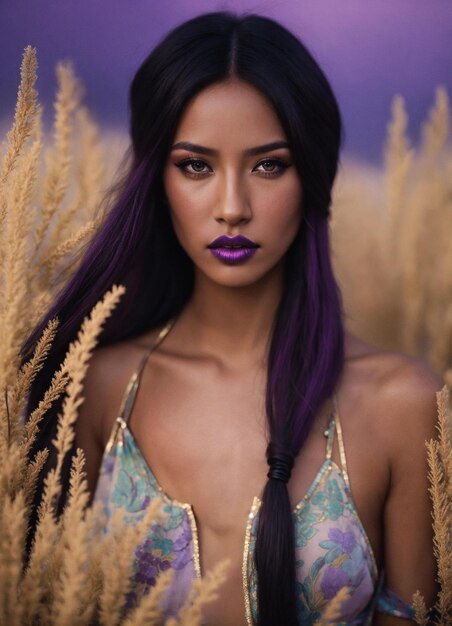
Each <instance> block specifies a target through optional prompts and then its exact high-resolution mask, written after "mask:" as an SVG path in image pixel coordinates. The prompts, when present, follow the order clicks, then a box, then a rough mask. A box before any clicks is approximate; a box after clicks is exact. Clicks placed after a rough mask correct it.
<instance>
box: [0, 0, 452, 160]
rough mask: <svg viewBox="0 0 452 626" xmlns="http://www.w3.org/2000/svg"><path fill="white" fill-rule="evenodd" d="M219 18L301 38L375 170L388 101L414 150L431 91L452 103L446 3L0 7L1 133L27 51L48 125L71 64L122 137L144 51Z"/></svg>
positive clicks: (14, 2)
mask: <svg viewBox="0 0 452 626" xmlns="http://www.w3.org/2000/svg"><path fill="white" fill-rule="evenodd" d="M223 9H230V10H236V11H247V12H255V13H260V14H262V15H266V16H269V17H274V18H276V19H278V20H279V21H281V22H282V23H283V24H284V25H286V26H287V27H289V28H290V29H291V30H293V31H294V32H295V33H296V34H297V35H298V36H300V37H301V38H302V40H303V41H304V42H305V43H306V44H307V46H308V47H309V48H310V50H311V51H312V52H313V54H314V56H315V57H316V58H317V60H318V61H319V62H320V65H321V66H322V67H323V69H324V70H325V72H326V74H327V76H328V77H329V79H330V82H331V84H332V86H333V89H334V90H335V92H336V94H337V97H338V100H339V104H340V106H341V110H342V113H343V117H344V122H345V129H346V141H345V149H346V150H347V151H348V152H349V153H353V154H355V155H357V156H359V157H360V158H364V159H366V160H368V161H372V162H375V163H378V162H380V161H381V154H382V143H383V139H384V135H385V129H386V125H387V122H388V119H389V115H390V103H391V99H392V97H393V95H394V94H396V93H400V94H402V95H403V96H404V97H405V99H406V104H407V109H408V113H409V116H410V130H409V132H410V136H411V138H412V139H413V140H414V141H417V139H418V137H419V125H420V123H421V121H422V120H423V119H424V118H425V117H426V115H427V112H428V109H429V107H430V106H431V104H432V102H433V98H434V91H435V87H436V86H437V85H439V84H443V85H445V86H446V88H447V89H448V91H449V94H452V2H451V0H430V1H427V0H378V1H377V0H309V1H308V0H265V1H255V0H254V1H252V0H242V1H241V2H239V1H238V0H227V1H220V0H191V1H187V0H166V1H165V0H79V1H78V2H76V1H75V0H71V1H69V0H0V60H1V70H2V71H1V73H0V124H1V125H2V126H4V124H5V123H6V121H8V122H10V121H11V117H12V113H13V110H14V103H15V97H16V92H17V84H18V78H19V65H20V60H21V55H22V51H23V48H24V47H25V46H26V45H27V44H32V45H33V46H35V47H37V50H38V62H39V81H38V89H39V92H40V95H41V101H42V102H43V103H44V105H45V113H46V116H47V118H46V119H47V121H48V120H49V119H50V117H51V114H52V109H51V102H52V98H53V92H54V89H55V79H54V67H55V64H56V62H57V61H58V60H59V59H63V58H70V59H72V60H73V61H74V63H75V67H76V70H77V73H78V75H79V76H80V77H81V78H82V80H83V81H84V83H85V85H86V88H87V96H86V102H87V103H88V105H89V107H90V108H91V110H92V112H93V113H94V115H95V117H96V119H97V121H98V122H99V123H100V124H101V125H102V126H103V127H104V128H107V127H111V126H113V127H119V128H122V129H126V128H127V89H128V85H129V83H130V80H131V79H132V77H133V74H134V72H135V70H136V69H137V67H138V65H139V64H140V62H141V61H142V59H143V58H144V57H145V56H146V55H147V54H148V52H149V51H150V49H151V48H152V47H153V46H154V45H155V44H156V43H157V42H158V41H159V40H160V39H161V38H162V36H163V35H164V34H165V33H166V32H167V31H168V30H170V29H171V28H172V27H173V26H175V25H176V24H178V23H180V22H182V21H183V20H185V19H187V18H189V17H192V16H194V15H196V14H199V13H202V12H206V11H214V10H223Z"/></svg>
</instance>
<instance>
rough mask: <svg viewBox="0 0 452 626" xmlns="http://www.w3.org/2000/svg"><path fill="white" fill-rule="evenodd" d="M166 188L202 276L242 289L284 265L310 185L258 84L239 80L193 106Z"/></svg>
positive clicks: (167, 169)
mask: <svg viewBox="0 0 452 626" xmlns="http://www.w3.org/2000/svg"><path fill="white" fill-rule="evenodd" d="M164 186H165V192H166V196H167V199H168V202H169V206H170V213H171V219H172V223H173V227H174V230H175V232H176V235H177V238H178V240H179V242H180V244H181V245H182V247H183V248H184V250H185V251H186V253H187V254H188V256H189V257H190V258H191V259H192V261H193V263H194V264H195V267H196V271H197V272H201V273H202V274H204V275H205V276H207V277H208V278H210V279H211V280H212V281H214V282H215V283H218V284H222V285H225V286H231V287H232V286H236V287H237V286H246V285H250V284H252V283H255V282H256V281H258V280H260V279H261V278H263V277H264V276H266V275H267V274H268V273H269V272H271V271H275V270H276V271H278V270H280V269H281V268H282V260H283V258H284V255H285V253H286V252H287V249H288V248H289V246H290V244H291V243H292V241H293V239H294V237H295V235H296V233H297V231H298V229H299V226H300V221H301V201H302V186H301V181H300V178H299V175H298V172H297V170H296V168H295V166H294V164H293V160H292V153H291V149H290V146H289V143H288V140H287V137H286V135H285V133H284V131H283V129H282V127H281V124H280V122H279V120H278V118H277V116H276V114H275V112H274V111H273V109H272V107H271V105H270V103H269V102H268V101H267V100H266V98H265V97H264V96H263V95H262V94H261V93H260V92H259V91H257V90H256V89H255V88H254V87H252V86H250V85H248V84H247V83H244V82H241V81H239V80H237V79H231V80H228V81H226V82H222V83H217V84H215V85H213V86H211V87H209V88H206V89H205V90H203V91H201V92H200V93H199V94H198V95H197V96H196V97H195V98H194V99H193V100H192V101H191V103H190V104H189V105H188V106H187V108H186V110H185V112H184V114H183V116H182V119H181V121H180V124H179V128H178V129H177V132H176V136H175V139H174V141H173V146H172V149H171V151H170V154H169V155H168V159H167V162H166V163H165V168H164ZM239 235H240V236H241V237H242V239H240V238H236V237H237V236H239ZM219 237H221V238H222V239H220V240H218V238H219ZM243 237H245V238H246V239H243ZM233 238H235V239H233ZM209 246H210V247H209Z"/></svg>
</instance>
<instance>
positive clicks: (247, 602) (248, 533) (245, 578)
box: [242, 496, 261, 626]
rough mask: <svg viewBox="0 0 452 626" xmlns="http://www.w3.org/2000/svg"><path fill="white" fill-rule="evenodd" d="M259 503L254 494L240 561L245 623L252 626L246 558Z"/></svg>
mask: <svg viewBox="0 0 452 626" xmlns="http://www.w3.org/2000/svg"><path fill="white" fill-rule="evenodd" d="M260 505H261V501H260V499H259V498H258V497H257V496H255V497H254V499H253V504H252V506H251V511H250V513H249V515H248V520H247V522H246V529H245V545H244V548H243V561H242V582H243V596H244V599H245V614H246V623H247V626H253V614H252V611H251V598H250V585H249V580H248V559H249V555H250V538H251V527H252V525H253V521H254V518H255V517H256V514H257V511H258V510H259V507H260Z"/></svg>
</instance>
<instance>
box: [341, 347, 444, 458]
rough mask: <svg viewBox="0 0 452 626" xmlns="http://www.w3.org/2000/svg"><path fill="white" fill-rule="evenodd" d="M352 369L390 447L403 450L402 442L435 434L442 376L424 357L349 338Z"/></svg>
mask: <svg viewBox="0 0 452 626" xmlns="http://www.w3.org/2000/svg"><path fill="white" fill-rule="evenodd" d="M347 347H348V353H347V352H346V356H347V360H346V362H348V364H349V368H350V369H351V370H352V371H354V373H355V378H356V379H358V380H359V383H360V384H361V385H362V386H363V388H364V389H366V390H367V392H368V397H369V399H370V402H371V403H372V407H373V408H372V410H371V411H370V412H369V413H368V414H369V415H372V419H376V420H377V421H378V425H379V431H380V433H381V434H382V436H383V438H384V439H385V440H386V444H387V446H388V449H391V448H392V451H393V452H394V453H397V452H398V451H399V447H400V442H403V445H404V446H406V445H407V444H408V446H409V442H410V441H412V442H413V445H416V443H417V442H419V441H422V442H423V441H425V439H429V438H431V437H434V436H435V425H436V421H437V409H436V393H437V392H438V391H439V390H440V389H441V388H442V387H443V385H444V383H443V381H442V380H441V378H440V377H439V376H438V375H437V374H436V373H435V372H434V371H433V370H432V369H431V368H430V367H429V366H428V365H427V364H426V363H425V362H423V361H422V360H420V359H417V358H413V357H409V356H406V355H404V354H400V353H396V352H386V351H380V350H378V349H377V348H375V347H373V346H370V345H369V344H367V343H365V342H363V341H361V340H360V339H357V338H356V337H352V336H350V337H348V338H347Z"/></svg>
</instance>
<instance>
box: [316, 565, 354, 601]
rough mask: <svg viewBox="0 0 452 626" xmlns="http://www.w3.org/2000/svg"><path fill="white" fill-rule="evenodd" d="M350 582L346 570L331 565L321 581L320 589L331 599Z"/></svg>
mask: <svg viewBox="0 0 452 626" xmlns="http://www.w3.org/2000/svg"><path fill="white" fill-rule="evenodd" d="M348 582H349V579H348V576H347V574H346V573H345V572H344V571H342V570H341V569H338V568H337V567H334V566H333V565H329V566H328V567H327V569H326V571H325V574H324V576H323V578H322V582H321V583H320V589H321V591H322V592H323V595H324V596H325V598H327V599H328V600H331V598H334V596H335V595H336V594H337V592H338V591H340V589H342V588H343V587H347V586H348Z"/></svg>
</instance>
